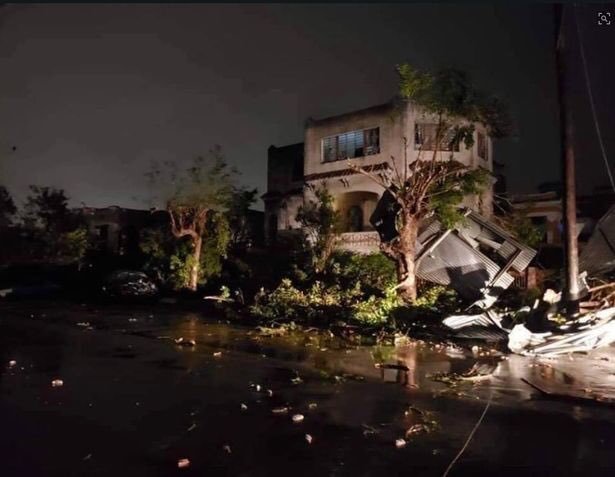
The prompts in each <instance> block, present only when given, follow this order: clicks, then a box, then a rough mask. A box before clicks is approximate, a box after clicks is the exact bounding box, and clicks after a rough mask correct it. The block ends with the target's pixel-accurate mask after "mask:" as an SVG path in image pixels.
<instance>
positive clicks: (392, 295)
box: [353, 287, 403, 325]
mask: <svg viewBox="0 0 615 477" xmlns="http://www.w3.org/2000/svg"><path fill="white" fill-rule="evenodd" d="M402 304H403V302H402V300H401V298H400V297H399V295H398V294H397V292H396V290H395V289H394V287H389V288H387V289H386V290H385V291H384V296H383V297H376V296H374V295H370V296H369V297H368V298H367V299H366V300H362V301H359V302H357V303H356V304H355V305H354V307H353V312H354V313H353V318H354V319H355V320H356V321H358V322H360V323H363V324H368V325H384V324H386V323H387V322H389V320H390V319H391V317H392V316H393V312H394V311H395V310H396V309H397V308H399V307H400V306H402Z"/></svg>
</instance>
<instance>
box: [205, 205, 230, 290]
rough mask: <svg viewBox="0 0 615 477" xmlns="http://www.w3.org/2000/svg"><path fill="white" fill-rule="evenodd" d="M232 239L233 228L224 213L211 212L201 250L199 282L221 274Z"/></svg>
mask: <svg viewBox="0 0 615 477" xmlns="http://www.w3.org/2000/svg"><path fill="white" fill-rule="evenodd" d="M230 240H231V229H230V226H229V223H228V221H227V219H226V218H225V217H224V216H223V215H222V214H210V218H209V219H208V223H207V233H206V235H205V238H204V239H203V248H202V250H201V266H200V270H199V274H200V276H199V283H201V284H204V283H206V282H207V280H209V279H210V278H213V277H215V276H218V275H220V273H221V272H222V264H223V262H224V259H226V258H227V252H228V248H229V244H230Z"/></svg>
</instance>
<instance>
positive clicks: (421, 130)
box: [414, 123, 459, 152]
mask: <svg viewBox="0 0 615 477" xmlns="http://www.w3.org/2000/svg"><path fill="white" fill-rule="evenodd" d="M437 128H438V125H437V124H426V123H416V124H415V126H414V149H415V150H417V151H418V150H419V149H422V150H423V151H434V150H435V149H436V132H437ZM454 137H455V130H454V129H453V128H450V129H449V130H448V131H447V132H446V135H445V137H444V138H442V140H441V141H440V147H439V148H438V150H439V151H454V152H459V142H458V141H455V142H453V139H454Z"/></svg>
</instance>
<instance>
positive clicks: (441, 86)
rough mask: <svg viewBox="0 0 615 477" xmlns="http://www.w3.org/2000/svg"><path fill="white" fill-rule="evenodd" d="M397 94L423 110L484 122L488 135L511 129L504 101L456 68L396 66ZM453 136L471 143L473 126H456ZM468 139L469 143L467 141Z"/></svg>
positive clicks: (447, 116) (501, 134) (500, 133)
mask: <svg viewBox="0 0 615 477" xmlns="http://www.w3.org/2000/svg"><path fill="white" fill-rule="evenodd" d="M397 73H398V75H399V93H400V96H401V97H402V98H403V99H408V100H411V101H413V102H414V103H416V104H418V105H420V106H421V107H423V108H424V109H425V110H427V111H428V112H431V113H435V114H437V115H442V116H444V117H446V118H463V119H465V120H467V121H470V122H478V123H481V124H483V125H484V126H485V127H486V128H487V131H488V133H489V135H490V136H491V137H496V138H498V137H504V136H507V135H508V134H510V132H511V130H512V127H513V126H512V120H511V119H510V114H509V112H508V110H507V108H506V106H505V105H504V103H503V102H502V101H501V100H500V99H499V98H497V97H496V96H488V95H485V94H484V93H482V92H481V91H479V90H478V89H476V88H475V86H474V85H473V84H472V82H471V80H470V78H469V76H468V75H467V74H466V73H465V72H463V71H459V70H456V69H450V68H449V69H443V70H440V71H438V72H436V73H435V74H431V73H426V72H422V71H419V70H417V69H416V68H414V67H412V66H411V65H409V64H401V65H398V66H397ZM456 127H457V128H458V129H457V131H456V132H457V134H456V135H455V136H456V139H457V140H460V141H461V140H462V141H464V142H466V144H469V145H472V144H473V142H474V141H473V139H471V138H470V137H469V136H471V135H472V133H473V129H472V128H466V127H465V126H460V125H457V126H456ZM468 140H469V141H470V142H468Z"/></svg>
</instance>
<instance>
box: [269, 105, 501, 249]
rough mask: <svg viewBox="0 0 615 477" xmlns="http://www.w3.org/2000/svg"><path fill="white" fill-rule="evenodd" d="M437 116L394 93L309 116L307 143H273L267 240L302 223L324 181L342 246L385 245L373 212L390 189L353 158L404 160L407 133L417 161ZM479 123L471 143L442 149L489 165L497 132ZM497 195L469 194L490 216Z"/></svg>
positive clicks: (380, 164) (369, 162)
mask: <svg viewBox="0 0 615 477" xmlns="http://www.w3.org/2000/svg"><path fill="white" fill-rule="evenodd" d="M435 123H436V120H435V118H433V117H431V116H429V115H428V114H426V113H424V112H423V111H421V110H420V109H419V108H418V107H417V106H415V105H413V104H412V103H396V102H395V101H391V102H388V103H385V104H382V105H378V106H373V107H370V108H367V109H362V110H359V111H353V112H348V113H344V114H341V115H337V116H332V117H328V118H323V119H311V118H310V119H308V120H307V121H306V126H305V134H304V142H303V143H299V144H294V145H290V146H285V147H275V146H271V147H270V148H269V151H268V153H269V154H268V173H267V193H266V194H264V196H263V200H264V202H265V222H266V226H265V230H266V233H267V240H268V242H269V243H273V242H274V241H275V240H276V238H278V237H279V236H280V235H284V234H289V233H291V234H292V232H293V230H295V231H296V230H298V229H299V228H300V224H299V223H298V222H297V221H296V219H295V218H296V215H297V211H298V208H299V206H300V205H301V204H302V203H303V201H304V200H305V199H307V198H309V197H310V193H311V191H310V188H309V187H306V186H318V185H320V184H326V186H327V188H328V190H329V192H330V193H331V194H332V196H333V197H334V202H335V207H336V208H337V209H338V210H339V211H340V212H341V215H342V218H343V233H342V234H341V237H340V241H339V244H338V247H339V248H340V249H344V250H349V251H354V252H359V253H370V252H375V251H377V250H379V245H380V239H379V236H378V233H377V232H376V230H375V229H374V226H373V225H372V224H371V222H370V220H369V219H370V217H371V215H372V213H373V212H374V210H375V208H376V204H377V203H378V201H379V200H380V198H381V197H382V194H383V192H384V189H383V188H382V187H381V186H379V185H378V184H376V183H374V182H373V181H371V180H370V179H369V178H368V177H365V176H364V175H362V174H359V173H357V172H356V171H354V170H352V169H351V168H349V164H348V161H351V163H352V164H353V165H355V166H360V167H363V166H370V167H371V168H373V169H372V170H373V171H375V172H378V171H379V170H380V171H384V169H386V168H387V166H388V164H389V161H390V160H391V158H393V159H394V160H395V161H397V162H398V163H399V164H401V162H402V161H403V160H404V146H405V141H406V140H407V149H406V151H407V160H408V162H412V161H413V160H414V159H415V158H416V157H417V156H418V153H419V149H422V150H423V151H429V150H430V147H432V146H430V145H431V144H433V143H434V136H435ZM475 127H476V131H475V133H474V135H475V138H474V139H475V141H474V145H473V146H472V147H470V148H466V147H465V146H464V145H463V144H457V145H454V146H452V150H444V151H442V154H443V155H446V157H448V156H449V155H450V154H452V155H453V157H454V159H455V160H457V161H459V162H461V163H463V164H465V165H468V166H470V167H483V168H485V169H488V170H490V171H491V170H493V152H492V144H491V139H490V138H489V136H488V135H487V132H486V130H485V128H484V127H483V126H482V125H481V124H476V125H475ZM445 149H446V148H445ZM492 201H493V191H492V190H491V188H488V189H487V190H486V191H485V192H484V193H483V194H482V195H481V196H480V197H468V198H467V200H466V202H465V204H464V205H466V206H468V207H470V208H472V209H473V210H476V211H479V212H480V213H481V214H482V215H484V216H486V217H489V216H490V215H491V213H492Z"/></svg>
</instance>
